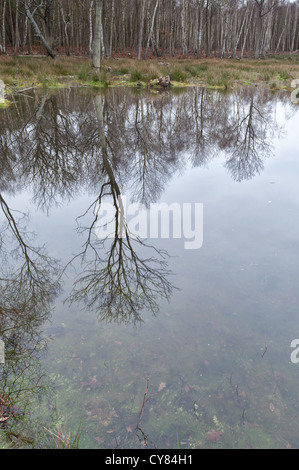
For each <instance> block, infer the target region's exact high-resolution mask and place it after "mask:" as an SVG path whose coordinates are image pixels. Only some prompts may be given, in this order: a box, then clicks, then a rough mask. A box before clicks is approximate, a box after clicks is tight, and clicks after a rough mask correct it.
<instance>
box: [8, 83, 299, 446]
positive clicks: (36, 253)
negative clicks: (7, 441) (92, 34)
mask: <svg viewBox="0 0 299 470" xmlns="http://www.w3.org/2000/svg"><path fill="white" fill-rule="evenodd" d="M0 121H1V130H0V145H1V150H0V152H1V160H0V165H1V176H0V191H1V201H0V202H1V221H2V224H3V225H2V230H1V235H0V239H1V276H0V277H1V305H0V312H1V323H0V333H1V334H0V336H1V338H2V339H3V340H4V343H5V348H6V363H5V365H4V366H2V370H1V374H2V375H1V377H2V386H1V388H2V389H4V390H5V392H6V393H7V395H8V396H13V397H14V401H13V404H11V405H10V407H9V406H8V405H7V406H8V407H7V410H6V414H5V415H4V414H3V415H2V416H6V417H8V416H10V418H9V419H8V420H7V422H6V421H4V422H3V424H2V427H3V428H5V427H6V429H10V428H9V426H11V427H14V426H15V427H16V428H15V429H17V430H18V432H20V433H21V434H22V435H23V436H27V437H26V439H27V441H26V439H25V440H24V442H25V443H24V444H23V445H26V443H27V444H28V442H30V438H29V437H28V436H29V435H31V434H30V433H35V438H36V439H37V441H38V440H40V442H39V445H40V446H42V445H45V442H46V440H47V438H46V437H44V434H45V432H44V431H45V428H47V429H52V430H53V429H55V425H57V423H58V422H60V425H61V427H62V428H63V429H65V430H68V431H71V432H72V433H73V434H75V433H76V430H78V428H79V426H81V428H80V429H81V437H80V447H81V448H105V449H116V448H119V449H124V448H133V449H139V448H140V449H142V448H165V449H167V448H169V449H193V448H226V449H237V448H299V438H298V436H299V387H298V383H299V364H298V365H297V364H296V363H295V362H296V359H297V355H296V350H295V347H291V342H292V341H293V340H294V339H297V338H299V310H298V305H299V288H298V287H299V286H298V279H299V263H298V253H299V217H298V212H299V193H298V175H299V155H298V129H299V109H298V105H297V106H296V105H293V104H292V103H291V100H290V96H289V94H288V93H282V94H270V93H269V92H268V91H266V90H264V89H262V88H259V87H254V88H246V89H238V90H235V91H233V92H232V93H220V92H218V91H211V90H205V89H190V90H188V91H184V92H180V93H161V94H160V93H150V92H142V91H130V90H122V89H113V90H107V91H106V92H105V93H98V92H96V91H95V92H93V91H90V90H85V89H75V88H71V89H65V90H62V91H59V92H57V91H55V92H52V91H45V92H43V93H36V94H32V95H26V96H23V97H20V98H19V99H18V100H17V101H16V102H15V103H14V105H13V106H12V107H11V108H9V109H8V110H2V111H1V112H0ZM119 196H122V199H120V198H119ZM100 203H101V204H102V206H101V207H102V208H103V207H108V206H103V204H104V203H106V204H109V207H111V211H110V212H109V214H110V215H109V217H111V220H109V222H111V223H112V219H113V220H114V221H117V222H118V223H121V221H122V219H121V213H122V210H123V209H125V210H133V212H132V213H135V216H136V214H139V215H137V218H135V223H136V224H135V225H136V226H135V229H136V232H137V233H139V232H138V230H139V231H140V229H141V228H142V227H141V225H142V223H144V224H145V223H146V222H150V221H151V219H150V218H149V217H150V216H149V212H150V208H152V207H153V206H151V204H153V203H165V204H167V206H165V207H168V208H169V207H170V206H171V204H173V203H176V206H173V207H176V209H177V210H179V209H181V214H180V215H181V220H182V224H183V226H182V227H180V223H178V224H179V227H178V226H176V228H175V229H174V230H176V229H180V228H183V230H182V236H181V238H179V237H178V238H175V237H174V235H175V233H173V230H172V229H171V226H172V223H173V224H174V218H175V216H173V217H170V219H169V226H170V233H169V237H168V238H163V237H162V236H161V235H162V234H161V233H160V236H158V237H155V238H154V237H152V238H150V237H149V238H148V239H144V238H142V239H141V238H140V239H139V238H136V236H134V233H132V230H131V231H130V230H129V227H128V226H126V225H124V228H123V236H122V238H121V237H119V236H117V235H115V233H112V235H114V236H112V235H111V236H110V237H109V238H106V239H105V238H104V235H103V231H101V235H102V236H99V228H100V230H104V228H103V223H104V222H103V221H104V220H105V217H102V216H103V215H104V213H101V212H100V211H99V209H100ZM133 203H134V204H136V205H135V206H132V204H133ZM122 204H123V205H124V204H126V208H124V207H123V205H122ZM183 204H185V205H183ZM199 204H202V206H201V205H199ZM142 207H143V210H141V208H142ZM187 207H189V209H190V214H191V215H192V221H191V219H190V220H189V218H188V217H187V218H186V219H183V209H185V210H187V209H186V208H187ZM178 208H179V209H178ZM196 208H197V209H198V208H203V220H201V217H200V212H199V213H198V215H199V217H198V219H194V216H195V214H196ZM105 214H106V213H105ZM140 214H141V215H140ZM144 214H145V218H144ZM190 214H189V215H190ZM138 217H140V218H138ZM164 217H165V214H164ZM164 220H165V219H164ZM167 220H168V219H167ZM106 221H108V218H107V217H106ZM138 221H139V222H140V223H139V225H138ZM186 221H187V222H189V223H191V222H192V224H191V225H190V227H189V229H190V230H191V231H192V229H193V231H194V232H196V230H197V234H198V236H199V239H200V237H201V236H203V243H202V244H201V243H200V244H199V246H198V247H197V249H186V245H185V242H186V239H187V238H188V236H186V237H185V238H184V235H186V233H187V232H186V230H184V229H186V228H187V227H186V223H187V222H186ZM102 222H103V223H102ZM199 222H200V223H199ZM184 224H185V225H184ZM133 225H134V224H133V223H131V226H130V227H131V229H132V226H133ZM158 225H159V224H158ZM166 225H167V224H166ZM101 227H102V228H101ZM109 227H110V229H111V227H112V228H113V224H112V225H111V224H110V225H109ZM115 227H116V225H115ZM148 229H149V224H148ZM97 230H98V231H97ZM32 232H34V234H35V235H34V236H33V234H32ZM107 233H108V232H107ZM109 233H111V232H109ZM135 235H136V233H135ZM187 235H188V234H187ZM189 235H190V234H189ZM189 238H190V237H189ZM187 241H188V240H187ZM189 241H190V240H189ZM193 248H194V247H193ZM195 248H196V247H195ZM58 284H59V287H58ZM298 341H299V340H298ZM293 346H294V345H293ZM293 351H294V354H293V356H291V354H292V352H293ZM298 357H299V355H298ZM0 367H1V366H0ZM12 415H14V418H13V417H12ZM24 417H25V418H24ZM21 418H22V419H21ZM55 423H56V424H55ZM58 425H59V424H58ZM43 426H44V427H43ZM53 426H54V428H53ZM28 427H29V428H30V431H29V430H28ZM31 428H32V429H31ZM56 429H58V428H56ZM42 431H43V432H42ZM15 434H17V435H18V433H17V432H15ZM41 436H43V437H41Z"/></svg>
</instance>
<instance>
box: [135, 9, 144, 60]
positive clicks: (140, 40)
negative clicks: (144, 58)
mask: <svg viewBox="0 0 299 470" xmlns="http://www.w3.org/2000/svg"><path fill="white" fill-rule="evenodd" d="M141 2H142V7H141V18H140V26H139V38H138V55H137V59H138V60H141V49H142V39H143V29H144V13H145V0H141Z"/></svg>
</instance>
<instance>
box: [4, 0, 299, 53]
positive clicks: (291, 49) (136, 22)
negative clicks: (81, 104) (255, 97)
mask: <svg viewBox="0 0 299 470" xmlns="http://www.w3.org/2000/svg"><path fill="white" fill-rule="evenodd" d="M96 5H97V6H98V7H99V6H100V8H101V17H102V20H101V24H102V28H101V53H102V58H110V57H113V56H114V55H116V54H118V55H122V54H126V55H128V54H130V55H131V56H132V57H137V58H138V59H139V60H142V59H144V58H149V57H152V56H153V55H154V56H156V57H163V56H165V55H167V56H176V57H178V56H183V57H185V56H188V55H195V56H196V57H198V58H200V57H203V56H216V57H233V58H242V57H246V56H250V57H256V58H257V57H261V56H266V55H268V54H276V53H281V52H288V53H295V52H296V51H297V52H298V49H299V21H298V18H299V1H298V0H297V1H296V2H289V1H287V0H247V1H246V0H0V53H2V54H5V53H8V52H9V53H14V54H16V55H17V54H20V53H26V54H32V53H44V46H45V43H44V41H43V40H45V42H46V44H47V45H48V46H49V49H48V54H49V53H50V55H51V51H53V55H57V54H66V55H73V54H76V55H86V56H88V55H89V56H91V55H92V53H93V44H94V35H95V31H96V30H97V28H96V27H95V23H96ZM41 38H42V39H41ZM49 51H50V52H49Z"/></svg>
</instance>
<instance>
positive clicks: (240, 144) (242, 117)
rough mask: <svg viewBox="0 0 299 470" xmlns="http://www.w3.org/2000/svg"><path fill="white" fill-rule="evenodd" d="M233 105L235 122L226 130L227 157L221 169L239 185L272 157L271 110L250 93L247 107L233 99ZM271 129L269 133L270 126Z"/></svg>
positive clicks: (257, 171)
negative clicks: (235, 112)
mask: <svg viewBox="0 0 299 470" xmlns="http://www.w3.org/2000/svg"><path fill="white" fill-rule="evenodd" d="M236 104H237V107H238V108H237V116H238V119H235V122H234V125H233V126H231V127H230V133H229V137H230V139H229V140H230V144H229V146H228V148H229V149H230V152H231V156H230V158H229V159H228V160H227V162H226V164H225V165H226V167H227V168H228V169H229V171H230V173H231V175H232V177H233V178H234V179H235V180H236V181H241V180H244V179H251V178H252V177H253V176H255V175H256V174H259V173H260V172H261V171H262V170H263V168H264V160H265V158H267V157H269V156H271V154H272V146H271V141H270V139H269V137H268V131H269V128H270V126H271V122H269V115H270V112H271V110H270V109H269V106H267V105H265V103H264V102H263V100H262V99H261V95H259V93H258V92H257V91H255V92H253V91H252V93H251V96H250V98H249V103H248V105H247V106H244V102H243V103H241V102H240V101H238V96H237V95H236ZM271 127H272V129H270V130H271V131H272V132H273V125H272V126H271ZM276 129H277V126H276Z"/></svg>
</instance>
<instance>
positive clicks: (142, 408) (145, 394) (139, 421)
mask: <svg viewBox="0 0 299 470" xmlns="http://www.w3.org/2000/svg"><path fill="white" fill-rule="evenodd" d="M148 383H149V378H148V377H147V379H146V389H145V393H144V397H143V402H142V406H141V410H140V413H139V417H138V421H137V425H136V429H135V430H136V431H138V430H140V423H141V420H142V415H143V411H144V406H145V403H146V397H147V392H148Z"/></svg>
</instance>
